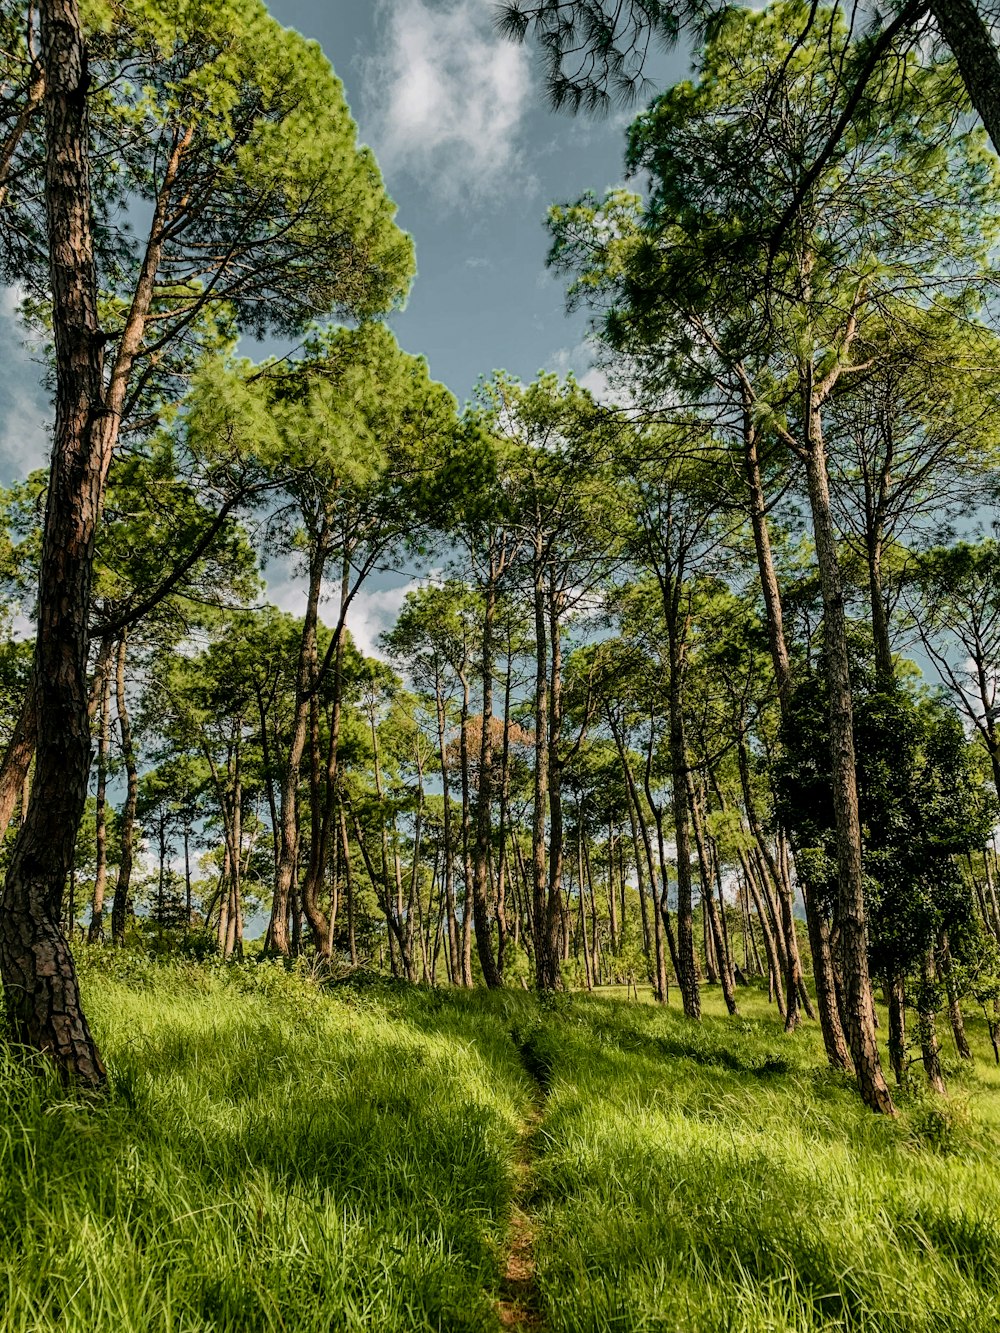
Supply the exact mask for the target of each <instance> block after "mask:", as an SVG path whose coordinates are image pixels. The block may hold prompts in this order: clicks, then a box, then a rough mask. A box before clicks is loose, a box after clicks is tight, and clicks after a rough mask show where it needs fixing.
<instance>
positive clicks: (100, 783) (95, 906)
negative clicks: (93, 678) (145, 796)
mask: <svg viewBox="0 0 1000 1333" xmlns="http://www.w3.org/2000/svg"><path fill="white" fill-rule="evenodd" d="M101 648H102V650H104V661H103V662H100V661H99V662H98V674H99V693H100V700H101V702H100V724H99V728H100V729H99V731H98V739H97V799H96V803H95V809H94V836H95V841H96V844H97V848H96V850H97V871H96V874H95V875H94V896H93V898H92V900H91V908H90V926H89V928H88V930H87V941H88V943H90V944H99V943H100V941H101V939H102V938H103V936H104V892H105V888H106V885H107V880H108V805H107V785H108V739H109V732H110V725H111V671H110V661H109V658H110V653H111V645H110V643H108V644H107V646H106V647H105V644H103V643H102V645H101Z"/></svg>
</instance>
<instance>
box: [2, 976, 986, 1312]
mask: <svg viewBox="0 0 1000 1333" xmlns="http://www.w3.org/2000/svg"><path fill="white" fill-rule="evenodd" d="M82 975H83V984H84V988H85V996H86V1002H87V1006H88V1011H89V1013H90V1014H91V1016H92V1018H93V1022H94V1025H95V1028H96V1030H97V1031H98V1033H99V1035H100V1039H101V1042H102V1045H103V1048H104V1051H105V1053H106V1055H107V1057H108V1061H109V1068H110V1071H111V1089H110V1093H109V1096H108V1097H107V1098H105V1099H102V1100H99V1101H87V1100H84V1099H81V1098H78V1097H74V1096H70V1095H67V1094H66V1093H64V1092H62V1091H61V1090H60V1089H59V1087H58V1086H57V1085H55V1084H54V1083H53V1082H52V1081H51V1080H47V1079H45V1078H39V1077H37V1076H36V1074H34V1073H32V1072H31V1071H30V1070H27V1069H25V1068H24V1067H23V1066H22V1065H19V1064H16V1063H13V1062H11V1061H9V1060H8V1061H7V1062H6V1063H4V1064H3V1065H2V1067H0V1333H28V1331H29V1330H31V1333H55V1331H56V1330H59V1333H62V1331H63V1330H66V1333H83V1330H87V1333H91V1331H96V1333H111V1331H112V1330H114V1333H132V1331H134V1333H140V1331H141V1333H147V1331H148V1333H205V1331H207V1330H220V1331H222V1330H225V1331H226V1333H230V1331H231V1333H257V1331H258V1330H261V1331H263V1330H267V1331H268V1333H271V1331H272V1330H273V1331H274V1333H280V1331H282V1330H286V1331H288V1333H291V1331H292V1330H295V1331H296V1333H298V1331H299V1330H310V1331H312V1330H315V1331H316V1333H319V1330H323V1331H324V1333H326V1330H361V1329H364V1330H378V1331H379V1333H381V1331H382V1330H387V1331H388V1333H392V1331H393V1330H417V1331H420V1330H438V1331H440V1333H460V1331H462V1330H469V1331H471V1330H477V1331H478V1330H487V1333H489V1331H490V1330H493V1331H496V1330H498V1329H499V1327H500V1325H499V1318H498V1315H497V1312H496V1305H495V1302H496V1298H497V1295H498V1293H499V1292H500V1291H501V1290H502V1289H503V1280H502V1276H503V1268H504V1253H505V1246H506V1245H507V1243H508V1239H509V1236H508V1226H509V1220H510V1214H511V1209H512V1201H513V1191H514V1188H515V1180H516V1179H517V1171H516V1168H515V1162H516V1161H517V1157H518V1142H519V1134H520V1132H521V1131H522V1129H523V1127H524V1120H525V1117H526V1116H527V1115H528V1113H529V1110H530V1108H532V1106H533V1105H535V1104H536V1103H538V1102H539V1100H541V1103H542V1105H541V1110H542V1119H541V1123H540V1124H539V1125H536V1126H535V1128H534V1129H533V1131H532V1135H531V1145H532V1150H533V1152H534V1154H535V1157H534V1161H533V1162H532V1164H531V1167H530V1171H529V1178H528V1189H529V1197H528V1198H527V1200H526V1199H525V1198H524V1197H522V1198H521V1201H520V1202H521V1206H522V1207H525V1206H527V1207H528V1208H529V1209H530V1210H531V1211H532V1212H533V1213H534V1217H533V1219H532V1232H533V1234H534V1235H535V1237H536V1240H535V1258H536V1263H537V1287H538V1291H537V1293H536V1294H535V1295H534V1296H533V1298H532V1300H531V1302H530V1303H531V1305H532V1306H537V1307H538V1309H539V1310H540V1311H541V1314H542V1319H543V1326H544V1327H545V1328H547V1329H549V1330H552V1333H569V1331H570V1330H573V1333H577V1331H582V1330H588V1331H589V1333H612V1331H614V1330H621V1331H622V1333H624V1331H625V1330H628V1333H642V1331H643V1330H659V1331H660V1333H668V1331H669V1333H765V1331H766V1333H793V1331H794V1333H807V1331H808V1333H818V1330H859V1331H860V1330H864V1331H865V1333H953V1331H954V1333H959V1331H960V1333H986V1330H991V1331H992V1330H994V1329H996V1328H1000V1174H998V1169H997V1159H998V1153H997V1150H998V1147H1000V1075H998V1074H997V1072H996V1070H995V1069H994V1067H993V1065H992V1063H991V1062H990V1061H989V1059H988V1045H987V1043H986V1041H985V1034H984V1033H983V1032H980V1031H979V1030H978V1028H977V1027H976V1025H975V1024H972V1025H970V1026H971V1028H972V1034H973V1038H974V1041H975V1043H976V1044H977V1046H978V1049H979V1053H980V1059H979V1061H978V1063H977V1065H976V1067H975V1069H973V1070H968V1069H967V1068H966V1069H963V1070H958V1069H957V1068H956V1069H955V1071H954V1077H953V1079H952V1092H951V1095H950V1096H949V1098H948V1099H946V1100H945V1101H939V1100H936V1099H933V1098H930V1097H928V1096H927V1095H925V1094H923V1093H922V1092H921V1091H920V1083H919V1080H916V1081H915V1090H914V1091H913V1092H911V1093H908V1094H907V1095H906V1096H905V1097H904V1098H903V1099H902V1102H903V1113H902V1115H901V1116H900V1117H899V1119H898V1120H896V1121H886V1120H880V1119H877V1118H876V1117H874V1116H871V1115H870V1114H868V1113H867V1112H866V1111H865V1110H864V1109H863V1108H862V1107H861V1105H860V1103H859V1102H858V1099H857V1096H856V1093H855V1092H854V1090H853V1088H852V1087H851V1085H850V1083H849V1082H848V1081H847V1080H845V1079H843V1078H841V1077H838V1076H836V1075H834V1074H832V1073H831V1072H830V1071H828V1070H827V1069H825V1068H824V1066H823V1059H822V1049H821V1044H820V1041H819V1035H818V1033H817V1032H816V1030H815V1028H813V1027H809V1028H807V1029H805V1030H803V1031H802V1032H800V1033H798V1034H796V1035H794V1036H792V1037H786V1036H785V1034H784V1033H783V1032H782V1031H781V1030H780V1028H779V1026H778V1024H777V1023H776V1022H775V1021H774V1019H773V1018H772V1017H770V1016H769V1014H768V1011H767V1009H766V1006H764V1004H763V1002H762V1000H760V999H759V998H757V997H755V996H754V995H753V994H751V993H746V992H744V993H742V994H741V1006H742V1008H743V1010H744V1011H745V1016H744V1017H741V1018H739V1019H735V1020H731V1019H727V1018H725V1017H724V1016H721V1015H719V1014H718V1013H714V1012H712V1011H713V1009H717V1008H718V1005H717V997H713V996H708V997H707V1004H706V1008H707V1010H708V1011H709V1016H708V1017H707V1018H706V1019H705V1021H704V1022H703V1024H701V1025H700V1026H695V1025H692V1024H688V1023H686V1022H685V1021H684V1020H683V1018H681V1017H680V1015H679V1014H677V1013H676V1012H664V1011H663V1010H662V1009H657V1008H656V1007H654V1006H652V1005H646V1004H635V1003H631V1004H630V1003H627V1002H624V1001H622V1000H621V999H601V998H587V997H579V996H577V997H567V996H558V997H554V998H552V999H549V1000H548V1001H546V1002H544V1003H540V1002H538V1001H536V1000H535V999H534V998H533V997H531V996H528V995H526V994H524V993H522V992H506V993H502V994H500V995H488V994H485V993H483V992H477V993H474V994H463V993H460V992H447V993H435V992H429V991H422V990H415V989H411V990H407V989H405V988H394V987H392V986H387V985H376V986H372V987H370V988H367V989H366V988H361V987H357V986H356V987H353V988H338V989H335V990H332V991H329V990H327V991H324V990H322V989H321V988H320V987H318V986H317V985H315V984H314V983H313V982H312V981H311V980H310V979H309V978H308V977H306V976H304V975H296V974H294V973H288V972H285V971H284V970H282V969H281V968H277V967H273V966H270V965H266V964H265V965H250V964H248V965H245V966H240V967H234V968H223V967H221V966H217V965H213V964H194V963H183V962H170V961H163V962H158V963H157V962H152V961H149V960H145V959H143V958H141V957H137V956H135V955H128V954H115V953H112V952H111V951H95V952H93V953H90V954H85V955H84V960H83V973H82Z"/></svg>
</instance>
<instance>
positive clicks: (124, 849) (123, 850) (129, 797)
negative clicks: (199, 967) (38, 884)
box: [111, 634, 139, 948]
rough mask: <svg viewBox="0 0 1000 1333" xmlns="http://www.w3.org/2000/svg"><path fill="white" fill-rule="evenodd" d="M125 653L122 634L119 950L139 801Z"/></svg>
mask: <svg viewBox="0 0 1000 1333" xmlns="http://www.w3.org/2000/svg"><path fill="white" fill-rule="evenodd" d="M127 652H128V647H127V639H126V637H125V635H124V634H123V635H122V637H121V638H120V639H119V641H118V656H117V660H116V670H115V707H116V708H117V710H118V727H119V729H120V731H121V738H122V761H123V763H124V764H125V783H126V785H125V805H124V808H123V809H122V817H121V826H120V827H121V837H120V842H119V854H118V877H117V879H116V880H115V896H114V899H113V900H112V903H111V939H112V942H113V943H114V944H115V945H117V946H118V947H119V948H121V946H122V945H123V944H124V943H125V920H126V917H127V916H128V910H129V894H130V892H131V889H132V856H133V843H134V842H135V808H136V804H137V802H138V799H139V769H138V767H137V765H136V761H135V747H134V746H133V744H132V725H131V722H130V720H129V715H128V700H127V699H126V697H125V659H126V654H127Z"/></svg>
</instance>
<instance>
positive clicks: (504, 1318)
mask: <svg viewBox="0 0 1000 1333" xmlns="http://www.w3.org/2000/svg"><path fill="white" fill-rule="evenodd" d="M544 1108H545V1095H544V1093H543V1092H542V1090H541V1088H539V1089H538V1091H537V1092H536V1094H535V1099H534V1101H533V1103H532V1106H531V1109H530V1110H529V1111H528V1113H527V1115H526V1116H525V1118H524V1121H523V1123H522V1125H521V1141H520V1143H519V1144H518V1151H517V1157H516V1159H515V1162H514V1173H515V1185H514V1207H513V1209H512V1210H511V1218H510V1248H509V1250H508V1252H507V1263H506V1266H505V1268H504V1274H503V1278H502V1280H501V1282H500V1296H499V1299H498V1300H497V1314H498V1315H499V1316H500V1323H501V1324H502V1325H503V1327H504V1328H523V1329H541V1327H542V1318H541V1314H540V1312H539V1311H540V1302H539V1298H538V1287H537V1284H536V1280H535V1254H534V1248H535V1235H536V1225H535V1221H534V1219H533V1218H532V1217H531V1215H530V1214H529V1213H528V1212H527V1211H526V1206H527V1203H528V1200H529V1198H530V1195H531V1188H532V1180H531V1176H532V1166H533V1163H534V1159H535V1152H536V1148H535V1143H536V1139H537V1136H538V1131H539V1127H540V1126H541V1123H542V1114H543V1111H544Z"/></svg>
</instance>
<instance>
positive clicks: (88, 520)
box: [0, 0, 116, 1087]
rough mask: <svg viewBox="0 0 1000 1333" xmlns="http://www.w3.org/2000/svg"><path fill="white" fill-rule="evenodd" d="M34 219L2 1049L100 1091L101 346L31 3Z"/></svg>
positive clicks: (80, 98)
mask: <svg viewBox="0 0 1000 1333" xmlns="http://www.w3.org/2000/svg"><path fill="white" fill-rule="evenodd" d="M38 12H39V30H40V37H41V48H42V66H43V70H44V79H45V91H44V112H45V139H46V155H45V214H46V230H47V239H48V250H49V279H50V287H51V292H52V306H53V338H54V343H55V379H56V395H55V396H56V420H55V431H54V436H53V446H52V462H51V467H50V473H49V486H48V497H47V501H46V510H45V526H44V533H43V538H42V556H41V569H40V578H39V588H38V628H37V634H36V640H35V662H34V674H35V691H36V698H37V705H38V723H37V737H38V741H37V750H36V757H35V780H34V785H33V788H32V795H31V801H30V803H29V806H28V812H27V817H26V818H25V821H24V823H23V824H22V825H21V828H20V830H19V831H18V835H17V838H16V840H15V843H14V848H13V851H12V853H11V860H10V865H9V868H8V872H7V879H6V883H5V886H4V891H3V895H2V898H0V977H2V980H3V987H4V1003H5V1007H6V1010H7V1018H8V1024H9V1030H10V1035H11V1037H12V1038H13V1040H14V1042H15V1043H17V1044H20V1045H24V1046H29V1047H32V1048H34V1049H35V1050H39V1051H42V1052H43V1053H45V1054H46V1055H47V1056H48V1057H49V1058H50V1059H51V1060H52V1061H53V1063H54V1064H55V1066H56V1068H57V1069H58V1071H59V1073H60V1074H61V1075H62V1077H63V1078H64V1079H66V1080H69V1081H74V1082H77V1083H80V1084H82V1085H85V1086H90V1087H99V1086H100V1085H102V1084H103V1083H104V1080H105V1071H104V1065H103V1063H102V1061H101V1057H100V1054H99V1053H98V1050H97V1046H96V1043H95V1042H94V1039H93V1037H92V1036H91V1033H90V1028H89V1026H88V1024H87V1020H86V1017H85V1016H84V1013H83V1007H82V1005H81V1002H80V991H79V986H78V984H77V977H76V969H75V967H74V964H73V957H72V954H71V953H70V950H69V947H68V945H67V942H66V939H65V937H64V935H63V932H62V928H61V925H60V919H61V916H62V898H63V891H64V888H65V884H66V878H67V875H68V873H69V870H70V867H71V865H72V864H73V856H74V849H75V846H76V835H77V829H78V828H79V825H80V819H81V817H82V815H83V810H84V806H85V803H86V799H87V776H88V773H89V770H90V734H89V730H90V729H89V725H88V717H87V694H88V691H87V649H88V616H89V612H90V592H91V582H92V576H93V558H94V541H95V534H96V530H97V522H98V517H99V513H100V506H101V498H102V491H103V486H104V477H105V470H106V465H107V461H108V459H107V458H106V456H105V455H106V449H107V444H108V440H109V439H113V434H112V430H113V427H114V425H116V422H112V421H111V420H109V419H106V417H105V413H104V411H103V390H104V357H103V346H104V341H105V340H104V337H103V335H102V333H101V330H100V326H99V322H98V314H97V275H96V265H95V261H94V249H93V237H92V231H91V200H90V178H89V169H88V161H87V145H88V126H87V89H88V84H89V75H88V71H87V55H86V46H85V42H84V37H83V32H82V29H81V25H80V15H79V10H78V5H77V3H76V0H41V3H40V4H39V7H38Z"/></svg>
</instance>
